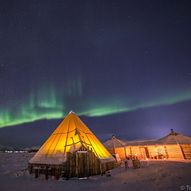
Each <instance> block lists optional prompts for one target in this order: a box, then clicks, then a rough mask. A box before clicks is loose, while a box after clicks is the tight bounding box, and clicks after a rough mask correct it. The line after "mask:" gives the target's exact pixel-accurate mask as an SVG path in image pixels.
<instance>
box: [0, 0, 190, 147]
mask: <svg viewBox="0 0 191 191" xmlns="http://www.w3.org/2000/svg"><path fill="white" fill-rule="evenodd" d="M190 10H191V1H189V0H187V1H186V0H180V1H174V0H172V1H159V0H158V1H150V0H145V1H141V0H140V1H135V0H134V1H128V0H124V1H120V0H115V1H113V0H107V1H106V0H105V1H104V0H94V1H93V0H76V1H72V0H68V1H66V0H59V1H58V0H52V1H49V0H44V1H43V0H30V1H26V0H23V1H22V0H9V1H7V0H0V138H1V139H0V144H9V145H11V143H12V144H13V143H14V144H17V143H18V142H17V141H15V142H14V136H15V137H17V139H18V140H19V141H20V142H19V144H22V141H23V144H25V143H26V142H27V139H26V138H25V140H24V139H22V137H19V133H20V132H22V131H23V132H25V135H26V136H29V139H30V137H35V138H36V139H35V140H34V139H33V140H34V145H35V144H36V143H37V139H38V140H39V138H40V137H41V138H42V137H43V136H45V134H46V136H47V133H50V132H51V131H53V130H54V128H55V127H56V126H57V125H58V123H59V122H60V121H61V119H62V118H63V117H64V116H65V115H66V114H67V113H68V112H69V111H70V110H73V111H75V112H76V113H77V114H78V115H80V116H82V118H83V119H84V122H85V123H87V124H88V125H89V127H90V128H91V129H92V130H93V131H95V132H96V133H97V134H98V137H100V138H101V139H102V140H104V139H106V138H108V137H109V136H111V135H112V134H117V135H118V136H119V137H121V138H128V139H136V138H152V137H153V138H156V137H160V136H164V135H165V134H166V133H168V131H169V130H170V129H171V128H174V129H175V130H177V131H178V132H181V133H183V134H188V135H191V127H190V126H191V11H190ZM47 123H48V124H47ZM34 128H35V130H34ZM42 128H43V131H42ZM46 128H47V129H48V130H46ZM5 132H6V133H5ZM27 133H28V134H27ZM33 133H34V134H33ZM37 135H38V136H37ZM43 138H44V137H43ZM10 139H11V141H12V142H9V141H8V140H10ZM15 140H16V138H15ZM35 141H36V142H35ZM31 142H32V138H31ZM31 144H32V143H31Z"/></svg>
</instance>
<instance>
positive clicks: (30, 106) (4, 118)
mask: <svg viewBox="0 0 191 191" xmlns="http://www.w3.org/2000/svg"><path fill="white" fill-rule="evenodd" d="M80 86H81V85H80ZM72 88H74V90H75V88H77V87H75V85H74V86H72V87H71V89H70V88H69V91H68V92H67V94H66V95H63V97H62V98H60V97H59V95H62V94H57V93H56V91H55V90H54V89H53V87H50V88H48V89H47V90H46V89H45V90H44V91H42V90H41V91H39V92H37V93H36V94H35V93H34V94H31V95H30V96H29V99H26V100H27V101H26V102H24V104H23V105H21V106H17V114H15V113H14V111H13V110H11V107H10V110H8V109H5V110H4V111H3V112H1V114H0V119H1V120H0V127H6V126H11V125H18V124H22V123H26V122H33V121H36V120H40V119H60V118H63V116H65V115H66V114H67V113H68V111H69V109H70V108H67V107H66V104H65V102H64V101H62V100H67V97H70V96H71V94H72ZM78 88H79V87H78ZM78 88H77V89H78ZM78 93H79V95H78V96H81V95H82V94H83V93H82V90H81V89H80V88H79V89H78ZM78 96H76V99H78ZM64 98H65V99H64ZM112 99H113V100H108V99H104V98H103V100H102V102H101V103H94V104H91V103H92V102H93V101H90V102H89V103H88V100H85V101H84V102H82V103H78V108H79V109H78V108H77V109H78V110H77V109H76V110H77V111H76V110H75V111H76V113H78V114H79V115H85V116H89V117H97V116H104V115H111V114H115V113H122V112H131V111H134V110H138V109H141V108H147V107H157V106H161V105H171V104H176V103H179V102H184V101H189V100H190V99H191V91H187V92H186V91H185V92H183V94H182V95H181V94H180V95H177V94H176V95H166V96H165V95H163V96H161V97H160V96H158V97H157V96H156V97H155V99H154V98H150V99H149V100H145V101H144V102H140V98H137V100H134V104H132V103H131V102H130V103H129V104H128V103H126V102H125V99H122V98H119V97H116V98H115V97H112ZM23 100H24V99H23ZM115 100H117V101H115ZM136 103H138V104H136ZM83 105H85V107H83Z"/></svg>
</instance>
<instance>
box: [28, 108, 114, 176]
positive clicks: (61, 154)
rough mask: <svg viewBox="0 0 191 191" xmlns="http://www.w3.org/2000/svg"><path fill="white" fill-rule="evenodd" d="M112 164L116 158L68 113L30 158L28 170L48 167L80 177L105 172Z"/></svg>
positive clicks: (82, 124)
mask: <svg viewBox="0 0 191 191" xmlns="http://www.w3.org/2000/svg"><path fill="white" fill-rule="evenodd" d="M114 164H115V159H114V158H113V156H112V155H111V154H110V153H109V151H108V150H107V149H106V148H105V146H104V145H103V144H102V143H101V142H100V141H99V140H98V139H97V137H96V136H95V135H94V134H93V133H92V132H91V131H90V129H89V128H88V127H87V126H86V125H85V124H84V123H83V122H82V121H81V120H80V118H79V117H78V116H77V115H76V114H75V113H74V112H70V113H69V114H68V115H67V116H66V117H65V119H64V120H63V121H62V122H61V123H60V125H59V126H58V127H57V128H56V130H55V131H54V132H53V133H52V134H51V135H50V137H49V138H48V139H47V141H46V142H45V143H44V144H43V145H42V147H41V148H40V149H39V151H38V152H37V153H36V154H35V155H34V157H33V158H32V159H31V160H30V161H29V168H30V172H31V173H32V172H34V169H35V168H36V169H38V171H39V172H36V173H40V172H41V171H42V169H43V168H46V167H48V168H50V169H53V171H55V169H58V171H59V173H58V175H61V172H64V173H65V176H67V177H72V176H80V177H82V176H87V175H94V174H101V173H104V172H105V171H107V170H109V169H111V168H113V167H114ZM34 167H35V168H34ZM42 173H44V172H42ZM46 173H48V172H46ZM46 173H45V174H46ZM49 173H52V172H49ZM49 173H48V174H49Z"/></svg>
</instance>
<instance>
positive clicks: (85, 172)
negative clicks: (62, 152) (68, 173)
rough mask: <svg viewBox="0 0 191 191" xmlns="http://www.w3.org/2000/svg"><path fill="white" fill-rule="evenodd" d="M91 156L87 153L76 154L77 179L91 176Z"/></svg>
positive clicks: (79, 152)
mask: <svg viewBox="0 0 191 191" xmlns="http://www.w3.org/2000/svg"><path fill="white" fill-rule="evenodd" d="M89 165H90V164H89V155H88V152H87V151H77V152H76V175H77V177H79V178H80V177H88V176H89V169H90V166H89Z"/></svg>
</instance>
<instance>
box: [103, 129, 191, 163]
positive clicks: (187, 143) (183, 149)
mask: <svg viewBox="0 0 191 191" xmlns="http://www.w3.org/2000/svg"><path fill="white" fill-rule="evenodd" d="M104 144H105V146H106V147H107V148H108V150H110V152H111V153H113V154H118V155H119V157H120V158H121V159H124V158H127V157H132V156H136V157H138V158H140V159H146V158H152V159H191V137H190V136H185V135H182V134H180V133H177V132H175V131H173V129H172V130H171V132H170V133H169V134H168V135H166V136H164V137H162V138H160V139H152V140H135V141H124V140H123V141H122V140H120V139H118V138H116V137H112V138H111V139H110V140H108V141H106V142H105V143H104Z"/></svg>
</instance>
